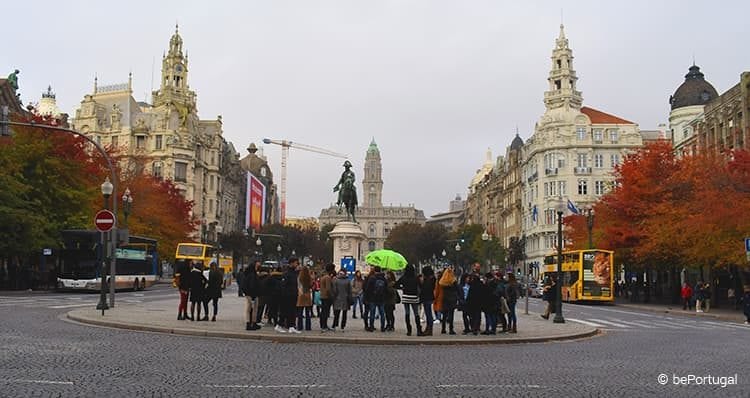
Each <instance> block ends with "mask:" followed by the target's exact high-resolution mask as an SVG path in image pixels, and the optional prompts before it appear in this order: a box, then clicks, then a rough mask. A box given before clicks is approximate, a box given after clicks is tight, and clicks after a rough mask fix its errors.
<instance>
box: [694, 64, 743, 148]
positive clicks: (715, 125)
mask: <svg viewBox="0 0 750 398" xmlns="http://www.w3.org/2000/svg"><path fill="white" fill-rule="evenodd" d="M689 128H690V129H691V130H692V131H694V134H695V137H696V141H697V147H698V151H702V152H706V151H707V152H716V153H726V152H729V151H731V150H733V149H745V150H747V149H750V142H749V141H750V72H742V74H741V75H740V81H739V83H737V84H735V85H734V86H733V87H732V88H730V89H729V90H727V91H726V92H724V93H723V94H721V95H720V96H717V97H716V98H714V99H712V100H711V101H709V102H708V103H706V105H705V107H704V109H703V117H702V118H697V119H694V120H693V121H691V122H690V124H689Z"/></svg>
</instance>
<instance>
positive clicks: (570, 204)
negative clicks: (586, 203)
mask: <svg viewBox="0 0 750 398" xmlns="http://www.w3.org/2000/svg"><path fill="white" fill-rule="evenodd" d="M568 210H570V212H571V213H573V214H580V212H579V211H578V208H577V207H576V205H574V204H573V202H571V201H570V199H568Z"/></svg>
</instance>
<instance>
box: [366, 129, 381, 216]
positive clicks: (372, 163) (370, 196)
mask: <svg viewBox="0 0 750 398" xmlns="http://www.w3.org/2000/svg"><path fill="white" fill-rule="evenodd" d="M382 174H383V166H382V164H381V162H380V150H379V149H378V145H377V144H376V143H375V138H373V139H372V142H370V147H369V148H367V155H366V156H365V176H364V178H363V179H362V187H363V188H364V190H363V191H362V195H363V198H364V200H363V207H367V208H373V207H383V177H382Z"/></svg>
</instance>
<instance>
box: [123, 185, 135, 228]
mask: <svg viewBox="0 0 750 398" xmlns="http://www.w3.org/2000/svg"><path fill="white" fill-rule="evenodd" d="M132 204H133V196H132V195H131V194H130V188H125V192H124V193H123V194H122V214H123V215H124V216H125V219H124V223H123V224H125V226H124V227H125V228H127V227H128V216H129V215H130V206H131V205H132Z"/></svg>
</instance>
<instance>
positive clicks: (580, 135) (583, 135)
mask: <svg viewBox="0 0 750 398" xmlns="http://www.w3.org/2000/svg"><path fill="white" fill-rule="evenodd" d="M576 134H577V135H578V141H584V140H585V139H586V127H578V128H576Z"/></svg>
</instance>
